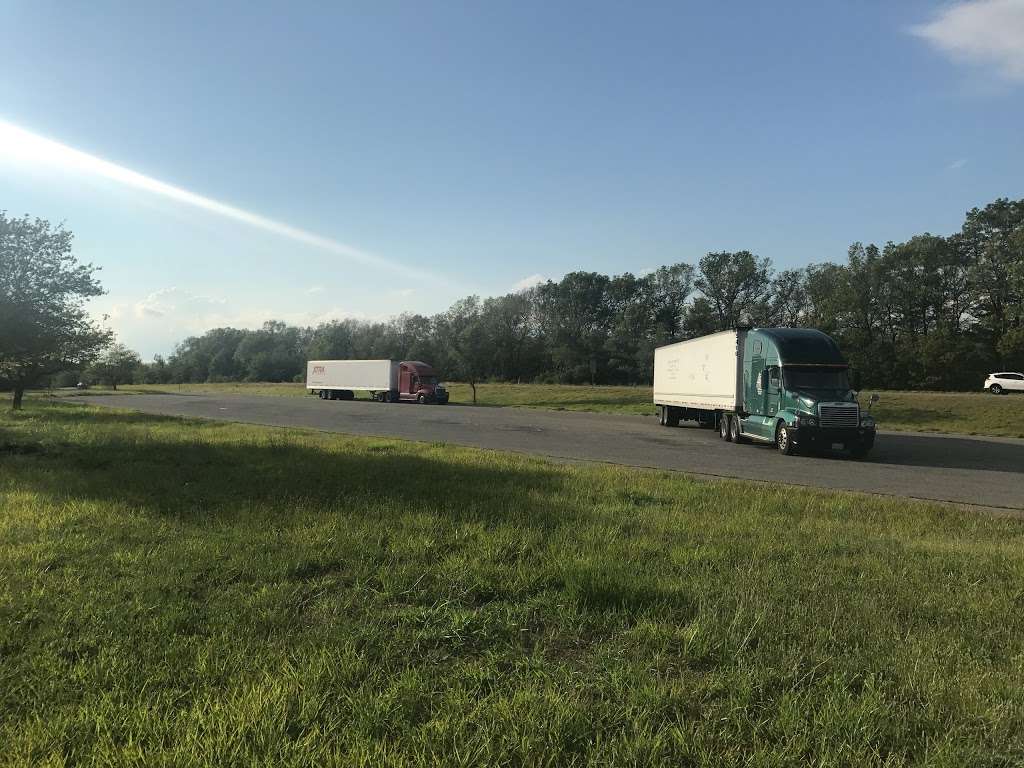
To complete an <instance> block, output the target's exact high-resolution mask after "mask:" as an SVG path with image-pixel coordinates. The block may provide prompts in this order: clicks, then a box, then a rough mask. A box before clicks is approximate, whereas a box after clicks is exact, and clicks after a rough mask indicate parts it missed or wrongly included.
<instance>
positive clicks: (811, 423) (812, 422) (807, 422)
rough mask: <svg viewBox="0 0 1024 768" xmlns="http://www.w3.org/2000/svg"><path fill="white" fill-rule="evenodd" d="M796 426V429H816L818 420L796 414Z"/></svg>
mask: <svg viewBox="0 0 1024 768" xmlns="http://www.w3.org/2000/svg"><path fill="white" fill-rule="evenodd" d="M796 425H797V426H798V427H816V426H818V420H817V419H816V418H814V417H813V416H808V415H807V414H806V413H798V414H797V416H796Z"/></svg>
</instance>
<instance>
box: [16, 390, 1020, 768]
mask: <svg viewBox="0 0 1024 768" xmlns="http://www.w3.org/2000/svg"><path fill="white" fill-rule="evenodd" d="M1022 584H1024V524H1022V523H1021V522H1020V521H1016V520H1009V519H997V518H992V517H987V516H983V515H980V514H975V513H970V512H961V511H957V510H954V509H951V508H944V507H938V506H928V505H924V504H919V503H911V502H899V501H895V500H886V499H878V498H870V497H863V496H857V495H851V494H831V493H824V492H814V491H810V490H801V489H795V488H778V489H772V488H768V487H765V486H755V485H748V484H743V483H738V482H703V481H697V480H691V479H688V478H686V477H685V476H681V475H674V474H670V473H655V472H638V471H636V470H632V469H619V468H612V467H607V468H606V467H594V466H586V467H578V466H566V465H561V464H555V463H549V462H545V461H542V460H539V459H531V458H527V457H523V456H519V455H509V454H501V453H494V452H485V451H477V450H470V449H460V448H453V447H449V446H441V445H425V444H416V443H405V442H400V441H395V440H383V439H366V438H362V439H357V438H347V437H342V436H337V435H327V434H321V433H314V432H303V431H298V430H277V429H271V428H263V427H250V426H242V425H235V424H227V423H212V422H199V421H186V420H178V419H170V418H161V417H154V416H147V415H143V414H136V413H127V412H118V411H108V410H106V409H97V408H88V407H83V406H78V405H74V404H70V403H63V402H49V403H40V402H36V401H33V402H30V403H29V405H28V407H27V409H26V410H25V411H24V412H22V413H19V414H13V415H12V414H8V413H5V414H4V415H2V416H0V745H3V746H2V749H0V762H2V763H4V764H6V765H24V766H30V765H31V766H36V765H72V764H94V763H95V764H108V765H109V764H119V765H120V764H136V765H199V764H206V765H266V766H271V765H272V766H286V765H304V766H306V765H382V766H384V765H386V766H401V765H419V766H428V765H429V766H432V765H466V766H478V765H552V766H555V765H559V766H560V765H585V764H586V765H615V764H618V765H648V764H662V765H672V766H680V765H726V766H728V765H737V766H739V765H808V764H813V765H849V766H861V765H888V766H895V765H911V764H917V765H924V764H927V765H936V766H957V767H958V768H959V767H960V766H966V765H971V766H1001V765H1007V766H1008V765H1019V764H1020V763H1021V762H1022V761H1024V662H1022V660H1024V610H1022V608H1024V591H1022V587H1021V585H1022Z"/></svg>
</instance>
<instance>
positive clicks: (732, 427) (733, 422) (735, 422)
mask: <svg viewBox="0 0 1024 768" xmlns="http://www.w3.org/2000/svg"><path fill="white" fill-rule="evenodd" d="M729 438H730V440H731V442H734V443H736V444H739V443H744V442H746V439H745V438H744V437H743V433H742V432H741V431H740V417H739V416H733V417H732V418H731V419H729Z"/></svg>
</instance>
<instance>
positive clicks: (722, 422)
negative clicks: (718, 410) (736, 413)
mask: <svg viewBox="0 0 1024 768" xmlns="http://www.w3.org/2000/svg"><path fill="white" fill-rule="evenodd" d="M718 436H719V437H720V438H722V439H723V440H725V442H727V443H731V442H732V418H730V416H729V414H727V413H723V414H722V415H721V416H719V417H718Z"/></svg>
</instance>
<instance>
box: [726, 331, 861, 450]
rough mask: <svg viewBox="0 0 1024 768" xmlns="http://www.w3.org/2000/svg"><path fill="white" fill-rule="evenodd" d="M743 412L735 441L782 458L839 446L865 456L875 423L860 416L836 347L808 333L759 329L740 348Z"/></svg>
mask: <svg viewBox="0 0 1024 768" xmlns="http://www.w3.org/2000/svg"><path fill="white" fill-rule="evenodd" d="M742 359H743V383H742V388H743V410H742V412H741V413H739V414H728V415H727V418H734V419H737V421H738V426H739V429H738V430H735V432H734V433H733V436H737V435H738V436H741V437H749V438H752V439H755V440H763V441H770V442H774V443H775V444H776V445H777V446H778V448H779V450H780V451H781V452H782V453H785V454H789V453H793V452H794V451H797V450H799V449H807V450H814V449H822V448H831V447H832V446H833V445H836V444H841V445H842V446H843V447H844V448H845V449H846V450H848V451H849V452H850V453H851V454H852V455H854V456H863V455H864V454H866V453H867V452H868V451H869V450H871V448H872V446H873V445H874V444H875V421H874V419H873V418H872V416H871V415H870V413H862V412H861V409H860V405H859V403H858V402H857V393H856V392H855V391H854V390H853V389H852V387H851V384H850V377H849V364H848V363H847V362H846V360H845V359H844V358H843V356H842V354H841V353H840V351H839V346H838V345H837V344H836V343H835V341H833V340H832V339H831V338H830V337H829V336H827V335H825V334H824V333H822V332H821V331H817V330H813V329H809V328H759V329H754V330H751V331H750V332H748V333H747V334H746V339H745V340H744V348H743V358H742Z"/></svg>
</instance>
